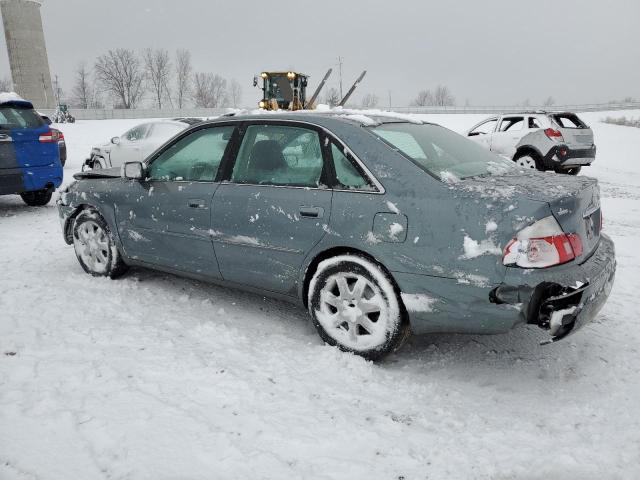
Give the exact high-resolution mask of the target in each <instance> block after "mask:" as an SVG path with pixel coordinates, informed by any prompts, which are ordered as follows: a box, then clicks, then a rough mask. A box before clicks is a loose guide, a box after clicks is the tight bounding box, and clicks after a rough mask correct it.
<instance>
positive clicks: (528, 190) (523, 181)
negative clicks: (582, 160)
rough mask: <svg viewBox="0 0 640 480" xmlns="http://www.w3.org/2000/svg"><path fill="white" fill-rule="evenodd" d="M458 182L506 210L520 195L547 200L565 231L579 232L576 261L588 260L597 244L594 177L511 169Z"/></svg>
mask: <svg viewBox="0 0 640 480" xmlns="http://www.w3.org/2000/svg"><path fill="white" fill-rule="evenodd" d="M460 183H461V186H463V188H465V189H472V190H475V191H479V192H482V193H483V196H488V197H490V198H492V199H493V201H500V202H501V203H503V204H504V205H505V207H506V208H507V209H510V206H511V205H516V204H517V203H518V198H519V197H525V198H527V199H530V200H535V201H538V202H543V203H546V204H547V205H548V206H549V208H550V210H551V213H552V214H553V216H554V217H555V219H556V220H557V221H558V223H559V224H560V226H561V227H562V230H563V231H564V232H565V233H575V234H577V235H579V237H580V240H581V242H582V252H576V260H577V261H578V262H582V261H583V260H585V259H587V258H588V257H589V255H590V254H591V252H593V250H594V249H595V248H596V247H597V245H598V241H599V240H600V230H601V229H602V219H601V211H600V188H599V186H598V182H597V180H596V179H594V178H590V177H582V176H579V177H573V176H569V175H560V174H556V173H548V172H544V173H543V172H535V171H532V172H520V171H514V172H509V173H507V174H503V175H492V176H486V177H474V178H470V179H467V180H464V181H462V182H460ZM536 220H540V218H536V219H531V223H533V222H534V221H536ZM578 253H579V254H578Z"/></svg>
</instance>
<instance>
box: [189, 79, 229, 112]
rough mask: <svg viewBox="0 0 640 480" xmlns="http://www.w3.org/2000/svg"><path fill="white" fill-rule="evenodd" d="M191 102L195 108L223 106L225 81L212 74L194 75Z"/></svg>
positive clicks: (225, 88) (225, 96) (225, 93)
mask: <svg viewBox="0 0 640 480" xmlns="http://www.w3.org/2000/svg"><path fill="white" fill-rule="evenodd" d="M193 101H194V103H195V104H196V107H202V108H217V107H221V106H223V105H224V103H226V101H227V81H226V80H225V79H224V78H223V77H221V76H220V75H214V74H213V73H202V72H200V73H196V74H195V75H194V76H193Z"/></svg>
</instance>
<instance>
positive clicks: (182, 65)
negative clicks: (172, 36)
mask: <svg viewBox="0 0 640 480" xmlns="http://www.w3.org/2000/svg"><path fill="white" fill-rule="evenodd" d="M192 74H193V67H192V66H191V52H190V51H189V50H184V49H180V50H178V51H177V52H176V102H177V103H178V108H182V107H184V104H185V101H186V99H187V98H188V97H189V93H190V92H191V76H192Z"/></svg>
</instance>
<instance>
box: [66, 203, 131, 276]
mask: <svg viewBox="0 0 640 480" xmlns="http://www.w3.org/2000/svg"><path fill="white" fill-rule="evenodd" d="M73 248H74V249H75V252H76V257H77V258H78V262H80V265H81V266H82V268H83V269H84V271H85V272H87V273H88V274H90V275H93V276H94V277H110V278H116V277H118V276H120V275H122V274H123V273H124V272H125V271H126V270H127V265H126V264H125V263H124V261H123V260H122V256H121V255H120V252H119V251H118V247H117V246H116V243H115V241H114V239H113V235H112V234H111V230H110V229H109V226H108V225H107V222H106V221H105V220H104V218H102V216H101V215H100V214H99V213H98V212H96V211H95V210H91V209H87V210H83V211H82V212H80V213H79V214H78V216H77V217H76V219H75V223H74V227H73Z"/></svg>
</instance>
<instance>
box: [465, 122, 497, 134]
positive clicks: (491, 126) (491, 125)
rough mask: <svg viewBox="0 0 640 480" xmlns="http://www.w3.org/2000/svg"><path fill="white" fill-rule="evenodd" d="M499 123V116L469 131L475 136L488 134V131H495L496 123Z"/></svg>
mask: <svg viewBox="0 0 640 480" xmlns="http://www.w3.org/2000/svg"><path fill="white" fill-rule="evenodd" d="M497 124H498V119H497V118H492V119H491V120H487V121H486V122H484V123H481V124H480V125H478V126H477V127H476V128H474V129H473V130H471V131H470V132H469V136H470V137H473V136H475V135H486V134H488V133H491V132H493V131H494V130H495V129H496V125H497Z"/></svg>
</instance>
